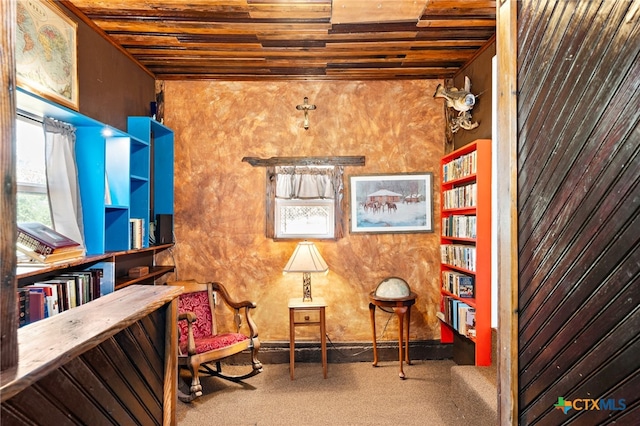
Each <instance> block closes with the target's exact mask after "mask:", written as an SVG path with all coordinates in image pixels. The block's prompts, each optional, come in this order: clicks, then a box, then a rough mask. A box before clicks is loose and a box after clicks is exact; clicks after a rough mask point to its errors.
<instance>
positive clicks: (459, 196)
mask: <svg viewBox="0 0 640 426" xmlns="http://www.w3.org/2000/svg"><path fill="white" fill-rule="evenodd" d="M442 196H443V198H444V200H443V203H444V208H445V209H461V208H466V207H475V206H476V204H477V197H478V184H477V183H472V184H469V185H463V186H459V187H457V188H453V189H449V190H447V191H444V192H443V193H442Z"/></svg>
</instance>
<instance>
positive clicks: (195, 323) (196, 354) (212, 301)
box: [167, 280, 262, 402]
mask: <svg viewBox="0 0 640 426" xmlns="http://www.w3.org/2000/svg"><path fill="white" fill-rule="evenodd" d="M167 284H169V285H179V286H182V287H184V292H183V293H182V294H181V295H180V297H179V299H178V332H179V336H180V337H179V338H180V340H179V345H178V346H179V354H178V365H179V366H180V367H182V368H184V367H186V368H188V369H189V372H190V373H191V387H190V394H189V395H184V394H181V393H179V398H180V400H181V401H183V402H190V401H193V400H194V399H195V398H197V397H199V396H201V395H202V385H201V384H200V375H206V376H216V377H220V378H223V379H227V380H231V381H234V382H238V381H241V380H244V379H246V378H249V377H252V376H255V375H256V374H258V373H260V372H262V364H261V363H260V361H258V358H257V355H258V350H259V349H260V341H259V339H258V330H257V327H256V324H255V323H254V322H253V320H252V319H251V314H250V310H251V309H253V308H255V307H256V305H255V303H253V302H250V301H242V302H237V301H234V300H233V299H232V298H231V297H230V296H229V293H228V292H227V290H226V289H225V288H224V286H223V285H222V284H220V283H217V282H211V283H206V284H201V283H198V282H196V281H194V280H189V281H173V282H169V283H167ZM222 303H224V304H225V305H226V306H223V305H222ZM227 308H230V309H227ZM230 313H233V319H232V321H229V320H227V321H221V324H222V325H223V326H224V325H225V324H228V323H230V322H231V323H232V324H233V327H231V326H229V328H233V330H219V329H218V328H219V327H218V321H217V319H220V320H223V319H224V315H225V314H227V316H228V314H230ZM245 350H248V351H249V352H250V357H251V370H250V371H249V372H248V373H246V374H242V375H228V374H224V373H223V372H222V365H221V360H223V359H224V358H227V357H230V356H232V355H235V354H238V353H240V352H242V351H245ZM213 363H215V367H214V366H213V365H212V364H213Z"/></svg>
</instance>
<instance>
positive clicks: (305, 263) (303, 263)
mask: <svg viewBox="0 0 640 426" xmlns="http://www.w3.org/2000/svg"><path fill="white" fill-rule="evenodd" d="M328 270H329V265H327V262H325V261H324V259H323V258H322V256H321V255H320V252H319V251H318V249H317V248H316V246H315V244H313V243H312V242H309V241H302V242H299V243H298V246H297V247H296V249H295V251H294V252H293V254H292V255H291V258H290V259H289V262H287V265H286V266H285V267H284V269H283V271H284V272H327V271H328Z"/></svg>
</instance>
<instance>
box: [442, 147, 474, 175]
mask: <svg viewBox="0 0 640 426" xmlns="http://www.w3.org/2000/svg"><path fill="white" fill-rule="evenodd" d="M477 167H478V154H477V151H473V152H471V153H469V154H466V155H462V156H460V157H458V158H456V159H455V160H453V161H450V162H448V163H447V164H444V165H443V166H442V181H443V182H450V181H452V180H456V179H460V178H463V177H465V176H470V175H475V174H476V173H477V171H478V169H477Z"/></svg>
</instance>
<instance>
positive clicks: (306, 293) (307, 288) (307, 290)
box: [302, 272, 313, 302]
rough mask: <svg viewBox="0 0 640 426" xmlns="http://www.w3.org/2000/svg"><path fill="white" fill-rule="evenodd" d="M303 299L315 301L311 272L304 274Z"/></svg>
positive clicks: (304, 300)
mask: <svg viewBox="0 0 640 426" xmlns="http://www.w3.org/2000/svg"><path fill="white" fill-rule="evenodd" d="M302 301H303V302H313V299H312V298H311V274H310V273H309V272H304V273H303V274H302Z"/></svg>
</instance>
